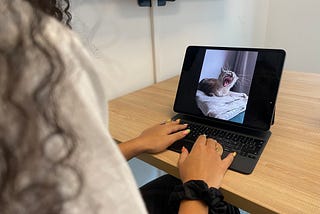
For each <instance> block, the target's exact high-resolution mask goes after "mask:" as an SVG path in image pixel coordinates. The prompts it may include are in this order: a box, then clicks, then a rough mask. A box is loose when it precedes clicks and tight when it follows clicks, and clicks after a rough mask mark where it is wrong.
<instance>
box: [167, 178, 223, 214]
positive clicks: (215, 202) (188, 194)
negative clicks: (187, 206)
mask: <svg viewBox="0 0 320 214" xmlns="http://www.w3.org/2000/svg"><path fill="white" fill-rule="evenodd" d="M181 200H201V201H203V202H204V203H206V204H207V205H208V207H209V213H210V214H214V213H226V212H227V204H226V203H225V202H224V201H223V195H222V194H221V192H220V191H219V190H218V189H216V188H213V187H210V188H209V187H208V185H207V184H206V183H205V182H204V181H202V180H191V181H188V182H186V183H184V184H182V185H178V186H176V187H175V189H174V191H173V192H172V193H171V195H170V198H169V206H170V207H171V208H172V209H173V210H174V211H178V210H179V205H180V201H181Z"/></svg>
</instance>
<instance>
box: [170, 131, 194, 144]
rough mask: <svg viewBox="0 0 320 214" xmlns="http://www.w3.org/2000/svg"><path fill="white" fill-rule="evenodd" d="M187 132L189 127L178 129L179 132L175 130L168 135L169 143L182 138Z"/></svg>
mask: <svg viewBox="0 0 320 214" xmlns="http://www.w3.org/2000/svg"><path fill="white" fill-rule="evenodd" d="M189 133H190V129H186V130H183V131H179V132H176V133H174V134H171V135H169V139H170V143H173V142H175V141H177V140H180V139H182V138H184V137H185V136H186V135H188V134H189Z"/></svg>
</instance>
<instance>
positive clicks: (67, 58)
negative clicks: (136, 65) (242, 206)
mask: <svg viewBox="0 0 320 214" xmlns="http://www.w3.org/2000/svg"><path fill="white" fill-rule="evenodd" d="M29 2H30V3H31V5H32V6H30V4H29V3H27V2H26V1H22V0H0V71H1V73H0V96H1V98H0V207H1V213H4V214H9V213H40V214H41V213H68V214H69V213H146V208H145V206H144V203H143V201H142V199H141V196H140V194H139V192H138V190H137V187H136V184H135V182H134V179H133V177H132V175H131V173H130V170H129V167H128V165H127V163H126V162H125V158H126V159H130V158H132V157H134V156H136V155H139V154H141V153H143V152H148V153H157V152H160V151H162V150H164V149H165V148H167V146H168V145H170V144H171V143H173V142H174V141H175V140H178V139H181V138H183V137H184V136H185V135H186V134H188V132H189V131H188V130H186V128H187V125H181V124H179V121H173V122H167V123H165V124H158V125H156V126H154V127H151V128H150V129H147V130H146V131H144V132H143V133H142V134H141V135H140V136H138V137H137V138H135V139H133V140H131V141H128V142H125V143H123V144H120V145H119V148H120V149H119V148H118V147H117V145H116V144H115V143H114V142H113V140H112V138H111V136H110V133H109V132H108V129H107V123H108V122H107V112H106V111H105V106H107V103H106V100H105V96H104V94H103V90H102V87H101V83H100V82H99V81H98V78H97V76H96V68H95V65H94V64H93V62H92V61H91V59H90V57H89V55H88V54H87V52H86V51H85V49H84V48H83V46H82V45H81V43H80V42H79V40H78V39H77V37H76V36H75V35H74V34H73V33H72V32H71V31H70V30H68V29H67V28H65V27H63V26H62V25H61V24H59V23H58V22H57V21H56V20H54V19H52V18H50V17H49V16H47V15H44V13H46V14H49V15H51V16H53V17H55V18H57V19H58V20H60V21H64V22H65V23H66V24H68V23H69V22H70V18H71V16H70V14H69V13H68V12H67V11H68V7H69V2H68V1H67V0H65V1H63V3H57V2H56V1H54V0H52V1H41V0H38V1H37V0H30V1H29ZM43 2H45V3H43ZM61 11H62V12H61ZM217 146H219V145H218V144H217V143H216V142H215V141H213V140H211V139H207V138H206V137H204V136H201V137H199V139H198V140H197V142H196V144H195V146H194V149H193V150H192V152H191V153H190V154H189V153H188V151H187V150H186V149H183V150H182V154H181V157H180V160H179V171H180V176H181V179H182V182H183V183H186V184H187V183H188V181H190V182H191V183H189V184H190V185H191V186H192V185H193V184H192V182H193V180H202V183H200V184H201V185H202V184H205V185H207V186H205V185H204V187H203V188H202V189H206V190H209V189H208V186H209V187H214V188H215V189H211V190H212V191H216V189H218V188H219V187H220V184H221V181H222V178H223V175H224V173H225V172H226V170H227V168H228V166H229V165H230V164H231V162H232V160H233V156H232V155H229V156H228V157H227V158H225V159H224V160H221V157H220V155H219V154H218V153H217V152H216V148H217ZM120 151H121V152H120ZM124 157H125V158H124ZM199 157H200V158H199ZM212 162H214V164H212ZM209 163H210V164H209ZM186 188H187V187H186ZM177 191H178V192H179V191H180V192H181V190H177ZM219 197H220V196H219ZM187 199H190V198H188V197H187V196H186V197H183V198H179V197H177V195H175V194H173V196H172V201H173V202H174V203H176V204H178V206H180V207H179V212H180V213H195V211H194V210H196V213H208V210H209V207H208V203H207V202H206V201H205V200H203V199H202V198H199V199H194V200H187ZM180 200H181V201H182V202H181V203H180ZM179 204H180V205H179Z"/></svg>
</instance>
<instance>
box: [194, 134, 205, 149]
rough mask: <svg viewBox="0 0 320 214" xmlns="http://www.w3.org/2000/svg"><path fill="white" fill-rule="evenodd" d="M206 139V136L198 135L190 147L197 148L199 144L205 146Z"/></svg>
mask: <svg viewBox="0 0 320 214" xmlns="http://www.w3.org/2000/svg"><path fill="white" fill-rule="evenodd" d="M206 141H207V136H206V135H199V137H198V138H197V140H196V142H195V143H194V145H193V147H192V148H197V147H201V146H205V145H206Z"/></svg>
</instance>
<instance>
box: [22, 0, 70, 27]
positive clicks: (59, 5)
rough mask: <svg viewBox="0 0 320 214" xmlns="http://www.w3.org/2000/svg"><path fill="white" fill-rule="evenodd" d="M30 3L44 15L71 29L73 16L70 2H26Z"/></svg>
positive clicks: (59, 0) (48, 0)
mask: <svg viewBox="0 0 320 214" xmlns="http://www.w3.org/2000/svg"><path fill="white" fill-rule="evenodd" d="M25 1H28V2H30V4H32V5H33V7H35V8H37V9H40V10H41V11H43V12H44V13H46V14H48V15H50V16H53V17H55V18H56V19H57V20H58V21H60V22H62V23H65V24H66V25H67V26H69V27H70V28H71V24H70V22H71V19H72V15H71V13H70V12H69V9H70V2H69V0H25Z"/></svg>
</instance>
